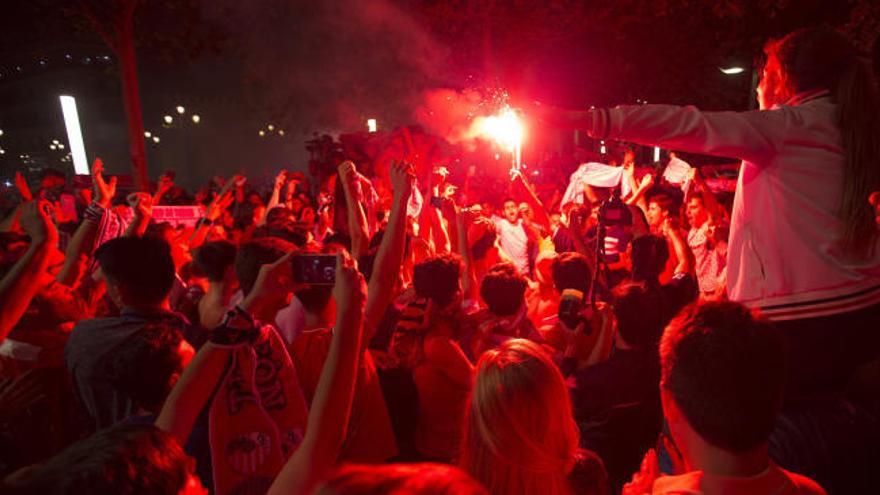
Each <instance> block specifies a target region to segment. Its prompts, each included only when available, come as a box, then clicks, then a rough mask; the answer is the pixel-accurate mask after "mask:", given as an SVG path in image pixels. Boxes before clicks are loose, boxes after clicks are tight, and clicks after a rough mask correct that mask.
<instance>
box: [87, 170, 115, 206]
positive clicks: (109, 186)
mask: <svg viewBox="0 0 880 495" xmlns="http://www.w3.org/2000/svg"><path fill="white" fill-rule="evenodd" d="M92 184H93V186H94V188H95V202H96V203H98V204H99V205H100V206H102V207H104V208H109V207H110V203H111V202H112V201H113V197H114V196H116V177H111V178H110V181H109V182H107V181H105V180H104V162H103V161H101V159H100V158H95V161H94V163H92Z"/></svg>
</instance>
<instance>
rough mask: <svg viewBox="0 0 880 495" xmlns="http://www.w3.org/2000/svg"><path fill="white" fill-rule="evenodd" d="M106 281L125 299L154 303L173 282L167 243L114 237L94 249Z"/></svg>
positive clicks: (151, 239)
mask: <svg viewBox="0 0 880 495" xmlns="http://www.w3.org/2000/svg"><path fill="white" fill-rule="evenodd" d="M95 259H96V260H97V261H98V264H99V265H100V267H101V271H102V272H104V276H105V277H106V278H107V281H108V282H110V283H111V284H113V285H116V286H118V287H119V288H120V289H122V291H123V293H124V294H125V296H126V297H128V298H130V299H131V300H130V301H126V302H127V303H132V304H145V305H156V304H160V303H161V302H162V301H164V300H165V298H166V297H168V293H169V292H171V287H172V286H173V285H174V273H175V272H174V260H173V259H172V258H171V247H170V246H168V243H167V242H165V241H164V240H161V239H155V238H150V237H117V238H115V239H111V240H109V241H107V242H105V243H104V244H102V245H101V246H100V247H99V248H98V249H97V250H96V251H95Z"/></svg>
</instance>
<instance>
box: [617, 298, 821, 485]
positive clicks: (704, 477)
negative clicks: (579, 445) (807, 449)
mask: <svg viewBox="0 0 880 495" xmlns="http://www.w3.org/2000/svg"><path fill="white" fill-rule="evenodd" d="M660 362H661V377H660V395H661V399H662V403H663V414H664V417H665V418H666V422H667V424H668V425H669V438H668V442H666V443H665V446H666V448H667V450H668V451H669V454H670V455H671V456H673V458H675V459H676V462H675V463H674V464H675V465H676V467H677V468H678V470H677V471H676V472H675V473H673V475H671V476H659V477H658V475H657V473H658V467H657V465H656V462H657V459H656V454H655V453H654V452H653V451H651V452H649V454H648V455H647V457H646V459H645V462H644V463H643V466H642V470H641V472H640V473H639V474H638V475H636V477H635V478H634V481H633V483H631V484H629V485H627V487H626V488H625V489H624V493H626V494H635V493H638V494H641V493H655V494H660V493H681V492H687V491H695V492H699V493H707V494H710V493H753V494H772V493H786V494H789V493H790V494H821V493H825V491H824V490H823V489H822V488H821V487H820V486H819V485H817V484H816V483H815V482H814V481H812V480H810V479H809V478H806V477H804V476H801V475H798V474H795V473H790V472H788V471H785V470H784V469H782V468H780V467H778V466H777V465H776V464H775V463H774V462H773V461H772V460H771V459H770V457H769V456H768V454H767V444H768V438H769V437H770V433H771V432H772V431H773V428H774V425H775V424H776V418H777V415H778V414H779V411H780V408H781V406H782V391H783V387H784V383H785V358H784V347H783V342H782V340H781V339H780V337H779V335H777V334H776V333H775V332H773V330H772V327H771V324H770V323H768V322H767V321H766V320H763V319H760V318H756V317H755V316H753V315H752V313H751V312H750V311H749V309H747V308H745V307H743V306H742V305H740V304H737V303H730V302H725V303H715V302H710V303H703V304H700V305H691V306H689V307H687V308H686V309H685V310H684V311H683V312H682V313H681V314H680V315H679V316H678V317H677V318H676V319H675V320H674V321H673V322H672V323H670V325H669V326H668V327H667V328H666V331H665V332H664V334H663V338H662V340H661V343H660ZM679 456H680V458H679Z"/></svg>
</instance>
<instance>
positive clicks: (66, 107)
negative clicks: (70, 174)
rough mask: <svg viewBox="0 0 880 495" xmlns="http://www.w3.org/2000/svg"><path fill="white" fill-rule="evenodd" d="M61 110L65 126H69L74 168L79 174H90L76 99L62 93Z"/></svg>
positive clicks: (69, 140) (68, 139) (68, 137)
mask: <svg viewBox="0 0 880 495" xmlns="http://www.w3.org/2000/svg"><path fill="white" fill-rule="evenodd" d="M59 99H60V100H61V112H62V113H63V114H64V127H65V128H67V141H68V142H69V143H70V152H71V154H72V156H73V170H74V171H75V172H76V174H77V175H89V162H88V161H87V160H86V147H85V144H83V137H82V129H81V128H80V126H79V115H78V114H77V112H76V99H74V97H72V96H67V95H62V96H61V97H59Z"/></svg>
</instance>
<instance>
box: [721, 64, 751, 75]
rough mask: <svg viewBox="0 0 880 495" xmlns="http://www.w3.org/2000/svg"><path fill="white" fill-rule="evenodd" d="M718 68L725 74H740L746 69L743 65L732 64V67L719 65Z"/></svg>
mask: <svg viewBox="0 0 880 495" xmlns="http://www.w3.org/2000/svg"><path fill="white" fill-rule="evenodd" d="M718 70H720V71H721V73H722V74H724V75H725V76H733V75H736V74H742V73H743V72H745V71H746V69H745V67H740V66H738V65H734V66H733V67H719V68H718Z"/></svg>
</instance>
